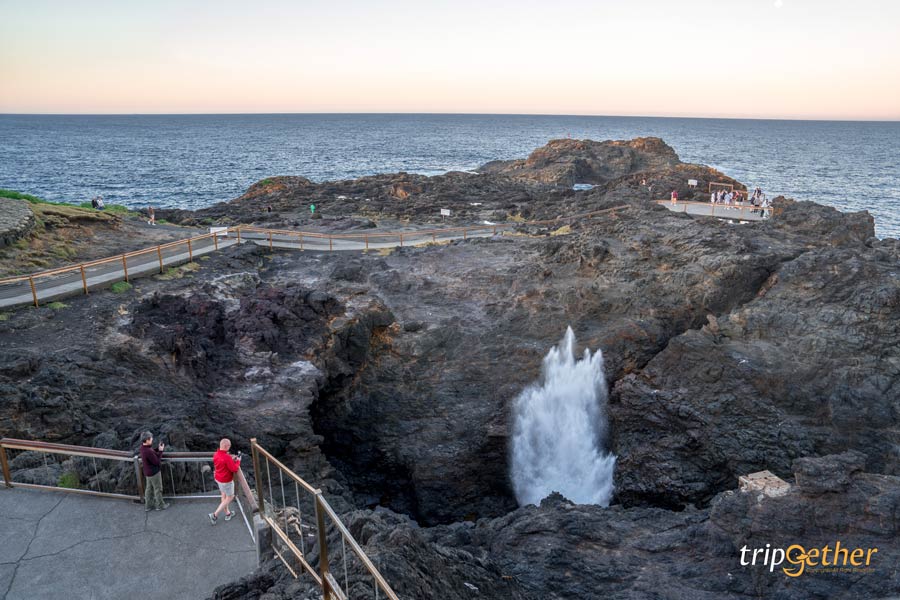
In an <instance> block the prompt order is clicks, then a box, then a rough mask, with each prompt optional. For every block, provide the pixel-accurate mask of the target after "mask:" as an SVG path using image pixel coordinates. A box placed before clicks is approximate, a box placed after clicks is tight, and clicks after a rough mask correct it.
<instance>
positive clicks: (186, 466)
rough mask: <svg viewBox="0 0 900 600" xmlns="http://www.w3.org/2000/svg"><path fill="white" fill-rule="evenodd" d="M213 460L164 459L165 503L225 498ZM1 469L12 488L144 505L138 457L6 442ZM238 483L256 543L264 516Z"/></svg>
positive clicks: (239, 477) (173, 455) (203, 455)
mask: <svg viewBox="0 0 900 600" xmlns="http://www.w3.org/2000/svg"><path fill="white" fill-rule="evenodd" d="M212 459H213V453H212V452H166V453H164V454H163V460H162V465H161V466H160V470H161V472H162V475H163V476H162V484H163V497H164V498H168V499H172V498H177V499H183V500H191V499H212V498H215V499H218V498H219V492H218V490H217V489H216V484H215V480H214V479H213V476H212V469H211V468H209V465H211V464H212ZM0 467H2V471H3V481H4V484H5V485H6V487H10V488H14V487H21V488H27V489H39V490H53V491H61V492H68V493H74V494H84V495H90V496H102V497H107V498H121V499H125V500H133V501H137V502H142V501H143V500H144V475H143V471H142V469H141V459H140V456H139V455H137V454H135V453H134V452H126V451H122V450H108V449H105V448H91V447H88V446H73V445H69V444H54V443H50V442H40V441H31V440H18V439H13V438H2V439H0ZM235 481H236V482H237V491H236V493H237V501H238V508H239V509H240V511H241V515H242V516H243V518H244V523H245V524H246V525H247V529H248V530H249V531H250V534H251V536H254V539H255V535H254V529H253V527H251V525H250V521H251V520H252V518H253V514H254V513H256V512H257V511H258V505H257V503H256V499H255V498H254V497H253V494H252V492H251V491H250V486H249V485H248V484H247V479H246V478H245V476H244V472H243V471H242V470H238V472H237V473H235ZM248 513H249V516H248Z"/></svg>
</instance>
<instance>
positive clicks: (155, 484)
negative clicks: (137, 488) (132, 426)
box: [141, 431, 169, 510]
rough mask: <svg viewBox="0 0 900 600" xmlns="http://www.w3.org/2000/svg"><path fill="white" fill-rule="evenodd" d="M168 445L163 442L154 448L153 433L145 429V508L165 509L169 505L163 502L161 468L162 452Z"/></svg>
mask: <svg viewBox="0 0 900 600" xmlns="http://www.w3.org/2000/svg"><path fill="white" fill-rule="evenodd" d="M165 448H166V445H165V444H164V443H162V442H160V443H159V447H157V449H156V450H154V449H153V434H152V433H150V432H149V431H145V432H144V433H142V434H141V465H142V469H143V470H144V477H145V479H146V483H145V484H144V510H153V509H154V508H155V509H156V510H165V509H167V508H169V505H168V504H166V503H165V502H163V496H162V472H161V471H160V470H159V467H160V465H161V464H162V454H163V450H165Z"/></svg>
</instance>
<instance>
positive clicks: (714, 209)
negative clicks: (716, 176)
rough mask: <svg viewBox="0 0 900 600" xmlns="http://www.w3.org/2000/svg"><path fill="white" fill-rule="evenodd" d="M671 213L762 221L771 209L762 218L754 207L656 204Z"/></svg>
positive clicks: (665, 202) (688, 203) (662, 202)
mask: <svg viewBox="0 0 900 600" xmlns="http://www.w3.org/2000/svg"><path fill="white" fill-rule="evenodd" d="M657 204H660V205H662V206H665V207H666V208H668V209H669V210H671V211H672V212H680V213H687V214H689V215H697V216H703V217H716V218H717V219H733V220H735V221H762V220H764V219H767V218H769V217H770V216H771V212H772V209H771V208H769V209H767V210H768V212H769V214H768V215H766V216H765V217H763V215H762V209H761V208H758V207H755V206H750V205H747V206H726V205H724V204H709V203H708V202H678V203H676V204H672V203H671V202H670V201H669V200H660V201H658V202H657Z"/></svg>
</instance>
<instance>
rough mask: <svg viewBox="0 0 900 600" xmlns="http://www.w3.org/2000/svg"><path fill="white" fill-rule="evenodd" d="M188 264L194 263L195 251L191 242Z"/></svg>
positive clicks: (189, 241)
mask: <svg viewBox="0 0 900 600" xmlns="http://www.w3.org/2000/svg"><path fill="white" fill-rule="evenodd" d="M188 262H194V249H193V248H192V247H191V240H190V239H189V240H188Z"/></svg>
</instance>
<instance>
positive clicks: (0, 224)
mask: <svg viewBox="0 0 900 600" xmlns="http://www.w3.org/2000/svg"><path fill="white" fill-rule="evenodd" d="M34 224H35V219H34V212H32V210H31V207H30V206H29V204H28V202H26V201H25V200H13V199H11V198H0V248H3V247H4V246H9V245H11V244H14V243H15V242H16V241H17V240H19V239H21V238H23V237H25V236H27V235H28V234H29V233H31V230H32V229H34Z"/></svg>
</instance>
